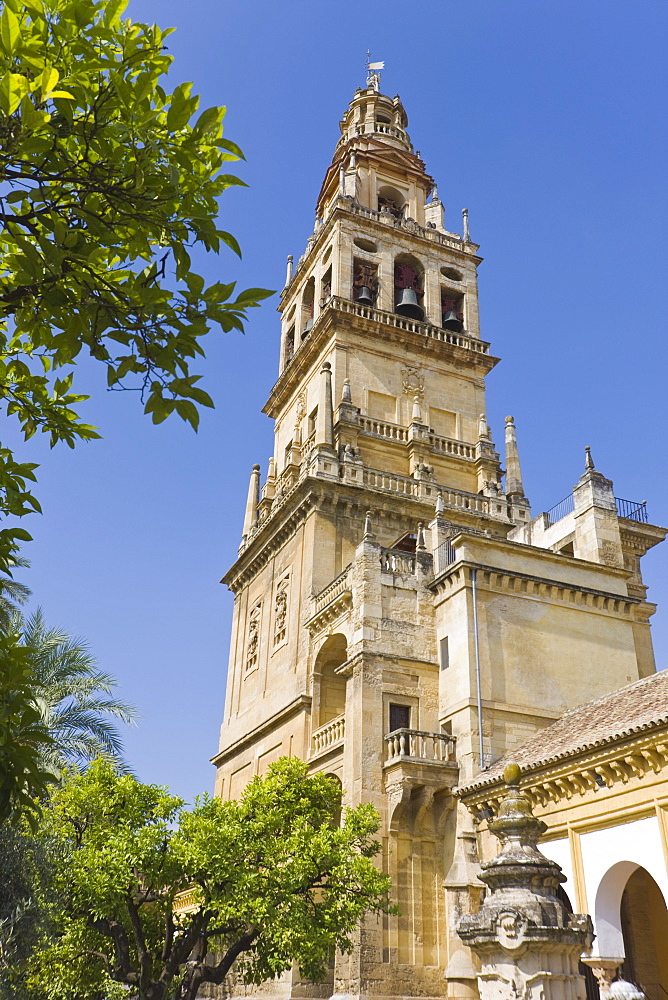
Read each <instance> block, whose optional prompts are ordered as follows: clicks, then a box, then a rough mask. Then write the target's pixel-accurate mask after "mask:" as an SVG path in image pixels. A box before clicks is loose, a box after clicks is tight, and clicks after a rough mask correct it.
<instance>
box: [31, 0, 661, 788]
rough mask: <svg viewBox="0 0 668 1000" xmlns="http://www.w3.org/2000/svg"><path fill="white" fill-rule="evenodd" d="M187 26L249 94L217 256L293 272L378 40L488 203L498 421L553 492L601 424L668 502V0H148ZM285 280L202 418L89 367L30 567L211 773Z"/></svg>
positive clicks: (205, 369)
mask: <svg viewBox="0 0 668 1000" xmlns="http://www.w3.org/2000/svg"><path fill="white" fill-rule="evenodd" d="M129 14H130V15H131V16H132V17H134V18H135V19H136V20H140V21H150V22H153V21H157V23H159V24H160V25H161V26H163V27H166V26H175V27H176V28H177V29H178V30H177V31H176V32H175V34H173V35H172V36H171V37H170V39H169V43H168V44H169V48H170V51H171V52H172V54H173V55H174V57H175V63H174V67H173V69H172V74H171V81H172V82H173V84H174V85H176V84H177V83H178V82H181V81H182V80H192V81H194V91H195V92H199V93H200V94H201V95H202V102H203V103H202V106H203V107H207V106H210V105H212V104H226V105H227V106H228V109H229V110H228V116H227V125H226V134H227V135H228V137H229V138H231V139H233V140H234V141H236V142H238V143H239V144H240V145H241V147H242V148H243V150H244V152H245V154H246V158H247V162H246V163H244V164H242V165H241V166H240V168H239V173H240V175H241V176H242V177H243V178H244V180H245V181H246V182H247V183H248V184H249V185H250V187H249V189H233V190H231V191H229V192H227V193H226V194H225V195H224V197H223V198H222V199H221V216H222V223H223V225H224V228H227V229H229V230H230V231H231V232H233V233H234V234H235V235H236V236H237V237H238V239H239V241H240V243H241V246H242V249H243V251H244V257H243V261H242V262H237V261H235V259H234V258H233V255H232V254H231V253H225V254H223V255H222V256H221V257H220V258H215V257H214V258H211V259H209V260H198V262H197V263H198V266H200V267H201V268H202V269H204V271H205V273H206V274H207V276H208V277H210V278H211V279H212V280H216V279H217V278H219V279H222V280H225V281H229V280H232V278H237V279H238V280H239V281H240V283H241V284H242V286H243V287H248V286H263V287H267V288H280V287H281V285H282V283H283V279H284V274H285V257H286V255H287V254H288V253H293V254H295V257H297V256H299V255H300V254H301V252H302V250H303V248H304V245H305V242H306V239H307V237H308V235H309V234H310V232H311V229H312V225H313V218H314V207H315V200H316V196H317V193H318V190H319V187H320V183H321V180H322V176H323V174H324V171H325V169H326V167H327V166H328V164H329V162H330V159H331V155H332V152H333V149H334V145H335V143H336V141H337V137H338V122H339V119H340V117H341V115H342V113H343V111H344V109H345V107H346V106H347V103H348V101H349V100H350V98H351V96H352V94H353V92H354V90H355V88H356V87H358V86H361V85H362V84H363V83H364V71H363V66H364V59H365V52H366V50H367V48H368V49H370V50H371V52H372V57H373V58H374V59H384V60H385V62H386V70H385V72H384V73H383V77H382V89H383V90H384V91H385V92H386V93H389V94H394V93H399V94H400V95H401V97H402V100H403V102H404V105H405V107H406V110H407V113H408V117H409V132H410V134H411V137H412V139H413V142H414V145H415V146H416V148H417V149H419V150H420V151H421V153H422V156H423V158H424V159H425V160H426V163H427V168H428V170H429V171H430V172H431V173H432V174H433V175H434V177H435V178H436V180H437V182H438V185H439V194H440V197H441V198H442V199H443V200H444V202H445V203H446V226H447V228H449V229H453V230H455V231H458V230H459V227H460V211H461V208H462V207H464V206H465V207H468V209H469V212H470V220H471V234H472V237H473V239H475V240H476V242H479V243H480V244H481V251H480V252H481V254H482V255H483V256H484V257H485V261H484V263H483V264H482V266H481V268H480V299H481V313H482V335H483V337H484V338H485V339H486V340H489V341H491V343H492V349H493V351H494V353H495V354H497V355H500V356H501V357H502V358H503V361H502V364H501V365H499V366H498V367H497V369H496V370H495V371H494V372H493V373H492V374H491V375H490V377H489V379H488V417H489V419H490V422H491V424H492V427H493V431H494V436H495V439H496V441H497V442H500V441H501V440H502V434H503V418H504V416H505V415H506V414H507V413H512V414H513V415H514V416H515V420H516V423H517V428H518V439H519V446H520V455H521V460H522V465H523V471H524V481H525V487H526V490H527V493H528V495H529V497H530V499H531V501H532V505H533V511H534V513H538V512H540V511H541V510H546V509H548V508H549V507H551V506H552V505H553V504H555V503H556V502H557V501H559V500H561V499H562V498H563V497H564V496H566V495H567V494H568V493H569V492H570V489H571V487H572V485H573V483H574V482H575V481H576V480H577V478H578V476H579V475H580V472H581V470H582V467H583V449H584V445H585V444H589V445H591V447H592V452H593V455H594V459H595V461H596V465H597V467H598V468H599V469H600V470H601V471H602V472H604V473H605V474H606V475H607V476H609V477H610V478H611V479H613V480H614V483H615V493H616V494H617V495H618V496H620V497H624V498H629V499H632V500H647V501H648V504H649V513H650V519H651V520H652V521H653V522H654V523H657V524H664V525H665V524H668V496H667V490H666V486H667V483H666V475H665V464H664V453H665V433H666V390H665V366H666V360H667V358H666V346H665V342H666V316H667V315H668V308H667V307H668V302H667V299H668V295H667V293H666V282H665V267H666V232H668V225H667V221H668V220H667V219H666V215H667V214H668V213H667V205H666V190H665V177H666V166H667V164H666V134H665V119H664V114H665V98H666V82H667V80H666V69H665V58H664V52H665V43H666V33H667V26H668V8H666V6H665V4H663V3H660V2H658V0H628V2H618V0H606V2H605V3H604V2H603V0H585V2H582V0H577V2H567V0H559V2H554V0H542V2H540V3H536V2H535V0H530V2H525V0H503V2H502V0H476V2H470V0H467V2H462V0H427V2H424V3H422V4H419V5H418V4H415V5H411V4H406V3H405V2H402V3H400V2H397V0H384V2H382V3H380V2H376V0H365V2H360V0H357V2H351V0H336V2H333V0H317V2H315V3H314V2H306V0H282V2H281V3H277V2H275V0H190V3H188V4H184V3H183V2H182V0H179V2H176V0H160V2H158V0H132V2H131V4H130V7H129ZM275 306H276V299H272V300H269V301H268V303H266V304H265V305H264V306H263V307H262V309H261V310H256V311H255V313H254V314H253V316H252V319H251V322H250V323H249V325H248V329H247V333H246V334H245V335H243V336H242V335H240V334H225V335H223V334H220V335H212V338H211V344H210V349H209V353H208V358H207V361H206V362H205V363H204V364H203V365H202V368H201V371H202V373H203V374H204V376H205V379H204V382H205V384H206V387H207V388H208V389H209V391H210V392H211V394H212V395H213V396H214V398H215V400H216V409H215V410H214V411H211V412H208V413H205V414H204V416H203V420H202V425H201V429H200V432H199V434H197V435H195V434H194V433H193V432H192V431H191V430H189V429H188V428H186V427H184V426H182V425H180V424H178V423H176V421H175V419H174V420H173V422H172V421H168V422H167V423H166V424H163V425H161V426H159V427H153V426H152V425H151V424H150V422H149V420H148V419H147V418H144V417H143V416H142V413H141V407H140V404H139V400H138V399H137V398H136V397H135V396H134V395H133V394H127V395H125V394H121V393H107V392H105V390H104V381H103V373H102V372H96V371H95V370H94V368H92V367H91V366H89V365H85V366H84V367H83V369H82V372H81V379H82V381H81V382H80V386H81V387H82V389H85V390H87V391H89V392H90V393H92V395H93V399H92V400H91V402H90V403H88V404H86V407H85V413H86V416H87V417H88V419H89V420H90V422H92V423H94V424H96V425H98V426H99V427H100V429H101V431H102V433H103V435H104V439H103V440H102V441H100V442H96V443H93V444H90V445H88V446H80V447H79V448H77V450H76V451H74V452H71V451H69V449H67V448H66V447H61V448H58V449H56V450H55V451H53V452H49V451H48V449H47V448H46V447H45V446H44V444H43V442H34V441H33V442H31V443H30V444H29V445H27V446H26V447H25V449H24V450H23V451H22V454H23V455H25V457H26V459H29V460H32V461H39V462H41V463H42V468H41V472H40V487H39V495H40V497H41V499H42V503H43V507H44V514H43V516H42V517H34V518H32V523H31V530H32V531H33V533H34V535H35V539H36V540H35V542H34V543H33V544H32V545H31V546H29V552H28V553H27V554H29V556H30V558H31V559H32V569H31V570H30V572H29V573H26V574H25V575H24V578H25V580H26V582H27V583H29V585H30V586H31V587H32V589H33V592H34V597H35V603H36V602H39V603H41V604H42V605H43V607H44V609H45V612H46V614H47V617H48V620H49V621H50V622H52V623H54V624H58V625H61V626H62V627H64V628H66V629H67V630H69V631H71V632H73V633H76V634H80V635H82V636H84V637H86V638H87V639H88V641H89V642H90V645H91V647H92V648H93V650H94V652H95V653H96V654H97V656H98V658H99V660H100V663H101V664H102V665H103V667H104V668H105V669H107V670H110V671H111V672H112V673H114V674H115V675H116V677H117V678H118V680H119V686H120V691H121V693H122V695H123V696H124V697H125V698H126V699H128V700H130V701H132V702H133V703H134V704H135V705H137V707H138V708H139V710H140V713H141V722H140V725H139V727H138V728H137V729H134V730H130V731H128V734H127V740H126V743H127V749H128V755H129V758H130V761H131V764H132V765H133V767H134V768H135V770H136V772H137V773H138V774H139V775H140V777H142V779H144V780H147V781H156V782H160V783H165V784H169V785H171V787H172V788H173V789H174V790H175V791H176V792H178V793H179V794H182V795H183V796H184V797H186V798H187V799H192V797H193V796H194V795H195V794H196V793H197V792H201V791H205V790H210V789H211V787H212V782H213V768H212V767H211V765H210V764H209V763H208V759H209V757H210V756H211V755H212V754H213V753H214V752H215V750H216V746H217V738H218V728H219V725H220V722H221V719H222V713H223V699H224V688H225V671H226V663H227V643H228V630H229V621H230V614H231V603H232V601H231V595H230V594H229V593H228V592H227V591H226V589H225V588H223V587H222V586H220V584H219V583H218V580H219V579H220V577H221V576H222V575H223V573H224V571H225V570H226V569H227V567H228V566H229V565H230V564H231V562H232V561H233V559H234V555H235V552H236V548H237V545H238V541H239V535H240V530H241V523H242V519H243V509H244V504H245V494H246V489H247V483H248V475H249V471H250V467H251V465H252V464H253V463H254V462H256V461H257V462H260V463H261V464H262V468H263V475H264V473H265V472H266V465H267V459H268V457H269V455H270V454H271V448H272V437H271V426H270V421H269V420H268V418H267V417H265V416H263V415H262V414H261V412H260V410H261V408H262V405H263V404H264V402H265V399H266V397H267V395H268V392H269V390H270V388H271V385H272V383H273V381H274V379H275V376H276V369H277V358H278V337H279V323H278V316H277V314H276V312H275ZM667 565H668V554H667V553H666V551H662V549H661V548H659V549H657V550H654V551H653V552H651V553H650V554H649V555H648V556H647V558H646V560H645V574H646V582H648V583H649V584H650V588H651V589H650V595H649V596H650V599H651V600H655V601H657V602H659V603H663V605H664V607H663V608H660V610H659V612H658V614H657V616H656V618H655V625H654V638H655V646H656V650H657V659H658V663H659V666H660V667H665V666H666V665H668V585H667V584H666V567H667Z"/></svg>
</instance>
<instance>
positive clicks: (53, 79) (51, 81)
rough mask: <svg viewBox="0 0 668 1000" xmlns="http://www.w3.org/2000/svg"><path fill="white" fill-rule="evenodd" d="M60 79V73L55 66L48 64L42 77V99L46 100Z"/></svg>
mask: <svg viewBox="0 0 668 1000" xmlns="http://www.w3.org/2000/svg"><path fill="white" fill-rule="evenodd" d="M59 79H60V73H59V72H58V70H57V69H54V67H53V66H49V65H46V66H45V67H44V69H43V70H42V75H41V77H40V80H39V82H40V87H41V91H42V100H43V101H45V100H46V99H47V98H48V97H49V96H50V94H51V91H52V90H53V89H54V87H55V86H56V84H57V83H58V80H59Z"/></svg>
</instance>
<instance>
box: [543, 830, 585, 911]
mask: <svg viewBox="0 0 668 1000" xmlns="http://www.w3.org/2000/svg"><path fill="white" fill-rule="evenodd" d="M538 847H539V848H540V850H541V851H542V853H543V854H544V855H545V857H546V858H549V859H550V861H556V862H557V864H558V865H561V868H562V870H563V873H564V875H565V876H566V881H565V882H562V883H561V885H562V888H563V889H564V892H566V893H567V894H568V898H569V899H570V901H571V905H572V906H573V910H574V911H577V903H576V902H575V881H574V879H573V859H572V858H571V848H570V844H569V841H568V837H564V839H563V840H545V841H541V843H540V844H539V845H538Z"/></svg>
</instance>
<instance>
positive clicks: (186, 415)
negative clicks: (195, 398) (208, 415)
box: [176, 399, 199, 431]
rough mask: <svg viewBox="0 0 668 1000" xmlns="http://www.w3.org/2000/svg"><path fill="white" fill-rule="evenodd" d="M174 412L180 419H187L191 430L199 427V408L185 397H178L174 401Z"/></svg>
mask: <svg viewBox="0 0 668 1000" xmlns="http://www.w3.org/2000/svg"><path fill="white" fill-rule="evenodd" d="M176 412H177V413H178V415H179V416H180V417H181V419H182V420H185V421H187V423H189V424H190V425H191V427H192V428H193V430H195V431H196V430H197V428H198V427H199V410H198V409H197V407H196V406H195V404H194V403H191V402H190V401H189V400H187V399H178V400H177V401H176Z"/></svg>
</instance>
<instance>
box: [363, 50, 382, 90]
mask: <svg viewBox="0 0 668 1000" xmlns="http://www.w3.org/2000/svg"><path fill="white" fill-rule="evenodd" d="M381 69H385V63H384V62H373V63H372V62H371V52H370V51H369V49H367V50H366V85H367V87H371V89H372V90H375V91H376V93H380V70H381Z"/></svg>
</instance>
